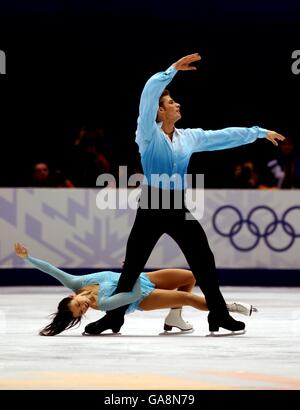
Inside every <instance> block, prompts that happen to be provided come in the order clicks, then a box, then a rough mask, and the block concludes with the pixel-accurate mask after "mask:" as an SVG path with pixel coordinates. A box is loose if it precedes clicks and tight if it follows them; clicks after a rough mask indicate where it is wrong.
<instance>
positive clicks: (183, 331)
mask: <svg viewBox="0 0 300 410" xmlns="http://www.w3.org/2000/svg"><path fill="white" fill-rule="evenodd" d="M194 331H195V330H194V329H189V330H177V331H175V332H173V331H168V330H164V331H163V332H161V333H159V336H178V335H184V334H189V333H193V332H194Z"/></svg>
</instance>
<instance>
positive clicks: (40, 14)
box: [0, 0, 300, 189]
mask: <svg viewBox="0 0 300 410" xmlns="http://www.w3.org/2000/svg"><path fill="white" fill-rule="evenodd" d="M299 23H300V3H297V2H294V1H291V0H285V1H271V0H261V1H256V0H251V1H250V0H244V1H242V2H238V1H237V0H230V1H224V0H210V1H201V2H200V1H191V0H186V1H184V2H182V1H181V2H179V1H174V0H173V1H169V0H166V1H158V0H155V1H130V0H129V1H114V0H110V1H108V0H107V1H96V0H94V1H83V0H72V1H71V0H68V1H58V0H52V1H47V0H43V1H37V0H36V1H33V0H31V1H26V2H24V1H21V0H20V1H14V0H12V1H9V2H8V1H7V2H5V1H3V2H1V3H0V50H3V51H5V53H6V60H7V74H6V75H0V109H1V111H0V116H1V126H0V133H1V145H0V147H1V148H0V150H1V157H0V186H2V187H28V186H55V187H70V188H71V187H95V181H96V177H97V175H99V174H100V173H103V172H110V173H113V174H114V175H115V176H116V177H117V176H118V170H119V166H121V165H127V166H128V170H129V171H128V172H129V174H130V173H135V172H141V165H140V160H139V154H138V149H137V146H136V144H135V142H134V139H135V129H136V120H137V116H138V104H139V97H140V94H141V91H142V89H143V86H144V84H145V82H146V81H147V80H148V78H149V77H150V76H151V75H152V74H154V73H155V72H157V71H162V70H165V69H166V68H168V67H169V66H170V65H171V64H172V63H173V62H175V61H176V60H177V59H179V58H180V57H182V56H184V55H186V54H190V53H193V52H199V53H200V54H201V56H202V61H201V62H200V63H199V64H198V70H197V71H196V72H187V73H184V72H179V73H178V74H177V75H176V77H175V79H174V80H173V81H172V83H171V85H170V86H169V87H168V88H169V89H170V91H171V93H172V96H173V98H174V99H175V100H176V101H178V102H180V104H181V107H182V114H183V117H182V120H181V121H180V123H179V122H178V124H177V126H178V127H179V128H185V127H200V128H203V129H220V128H225V127H228V126H243V127H248V126H253V125H259V126H261V127H263V128H267V129H270V130H276V131H277V132H279V133H281V134H283V135H285V136H287V137H288V138H287V140H286V142H285V143H284V144H283V145H282V146H281V147H280V148H275V147H273V146H272V144H271V143H270V142H268V141H266V140H258V141H256V142H255V143H254V144H250V145H246V146H243V147H239V148H234V149H230V150H226V151H215V152H202V153H197V154H194V155H193V156H192V158H191V162H190V166H189V172H191V173H204V174H205V185H206V187H207V188H261V189H280V188H299V187H300V144H299V140H300V123H299V97H300V74H299V75H295V74H293V72H292V70H291V66H292V63H293V60H292V53H293V51H294V50H299V49H300V24H299Z"/></svg>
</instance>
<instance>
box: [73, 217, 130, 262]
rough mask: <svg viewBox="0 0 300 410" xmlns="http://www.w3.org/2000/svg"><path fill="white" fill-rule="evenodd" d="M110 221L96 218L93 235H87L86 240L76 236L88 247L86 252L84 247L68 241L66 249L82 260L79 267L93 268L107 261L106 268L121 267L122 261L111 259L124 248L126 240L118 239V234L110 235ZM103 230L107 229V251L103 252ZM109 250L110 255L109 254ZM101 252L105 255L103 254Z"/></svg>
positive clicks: (76, 236)
mask: <svg viewBox="0 0 300 410" xmlns="http://www.w3.org/2000/svg"><path fill="white" fill-rule="evenodd" d="M107 224H108V220H107V219H106V218H104V219H102V220H101V219H97V218H94V224H93V226H94V231H93V233H86V235H85V238H84V239H82V238H80V237H79V236H78V235H76V234H75V235H74V239H76V240H77V241H79V242H81V243H82V244H84V245H86V246H87V247H88V248H89V250H88V251H84V250H83V249H82V247H79V246H78V245H76V243H74V242H71V241H69V240H67V241H66V248H67V249H68V250H70V251H71V252H73V253H74V254H76V255H77V256H78V257H79V258H81V263H80V265H79V266H81V267H92V266H95V265H97V264H99V261H100V260H105V264H106V266H113V267H115V266H116V264H117V265H120V261H116V258H115V257H111V254H113V253H114V252H115V251H116V250H119V249H120V247H124V245H125V241H126V238H125V239H123V240H119V239H118V237H117V236H118V235H117V233H116V234H114V235H109V229H108V226H107ZM101 229H105V233H106V236H107V238H106V251H105V250H103V246H101V245H102V244H101ZM107 250H109V253H108V252H107ZM101 252H103V253H104V255H103V254H101Z"/></svg>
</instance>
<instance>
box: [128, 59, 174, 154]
mask: <svg viewBox="0 0 300 410" xmlns="http://www.w3.org/2000/svg"><path fill="white" fill-rule="evenodd" d="M176 73H177V70H176V69H175V68H174V67H173V66H171V67H169V68H168V69H167V70H166V71H162V72H159V73H157V74H154V75H153V76H152V77H151V78H150V79H149V80H148V81H147V83H146V84H145V87H144V89H143V92H142V95H141V99H140V106H139V117H138V126H137V131H136V139H135V141H136V143H137V144H138V146H139V148H140V151H141V146H143V145H144V144H147V143H149V142H150V140H151V136H152V133H153V129H154V127H155V125H156V115H157V110H158V106H159V97H160V96H161V94H162V92H163V91H164V89H165V88H166V86H167V85H168V84H169V83H170V82H171V81H172V79H173V77H174V76H175V74H176Z"/></svg>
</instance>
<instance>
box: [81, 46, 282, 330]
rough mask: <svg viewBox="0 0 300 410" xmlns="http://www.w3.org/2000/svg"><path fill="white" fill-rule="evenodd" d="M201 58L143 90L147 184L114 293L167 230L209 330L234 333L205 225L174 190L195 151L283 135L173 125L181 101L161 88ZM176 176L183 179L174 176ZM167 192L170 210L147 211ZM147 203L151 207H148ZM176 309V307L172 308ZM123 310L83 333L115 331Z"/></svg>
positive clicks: (141, 134)
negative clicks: (201, 300)
mask: <svg viewBox="0 0 300 410" xmlns="http://www.w3.org/2000/svg"><path fill="white" fill-rule="evenodd" d="M200 59H201V57H200V55H199V54H198V53H195V54H190V55H187V56H186V57H183V58H181V59H180V60H178V61H177V62H176V63H174V64H173V65H171V67H169V68H168V69H167V70H166V71H164V72H159V73H157V74H155V75H153V76H152V77H151V78H150V79H149V80H148V81H147V83H146V85H145V87H144V90H143V92H142V95H141V100H140V106H139V117H138V124H137V131H136V143H137V144H138V146H139V152H140V155H141V161H142V166H143V171H144V175H145V177H146V179H147V182H145V183H144V184H143V187H142V194H141V197H140V204H139V207H138V209H137V213H136V219H135V222H134V225H133V227H132V230H131V232H130V235H129V238H128V242H127V247H126V257H125V262H124V266H123V270H122V274H121V276H120V280H119V282H118V287H117V289H116V293H119V292H129V291H131V290H132V288H133V286H134V284H135V282H136V280H137V278H138V275H139V274H140V273H141V272H142V271H143V268H144V266H145V264H146V262H147V260H148V258H149V256H150V254H151V252H152V250H153V248H154V246H155V244H156V242H157V241H158V239H159V238H160V237H161V235H163V234H164V233H167V234H168V235H170V236H171V237H172V238H173V239H174V240H175V241H176V242H177V244H178V245H179V247H180V248H181V250H182V252H183V254H184V255H185V257H186V260H187V262H188V264H189V266H190V268H191V270H192V272H193V274H194V276H195V279H196V281H197V283H198V285H199V286H200V289H201V290H202V292H203V293H204V296H205V298H206V302H207V305H208V309H209V314H208V323H209V330H210V331H211V332H216V331H218V330H219V328H220V327H222V328H224V329H227V330H229V331H232V332H236V331H244V329H245V324H244V323H243V322H240V321H236V320H234V319H233V318H232V317H231V316H230V315H229V313H228V310H227V307H226V303H225V301H224V298H223V296H222V294H221V292H220V289H219V284H218V278H217V273H216V267H215V261H214V255H213V253H212V251H211V250H210V247H209V244H208V241H207V238H206V235H205V232H204V230H203V228H202V227H201V225H200V223H199V222H198V221H197V220H196V219H195V218H193V217H192V215H191V214H190V213H189V211H188V209H187V208H186V207H185V205H184V202H183V205H182V207H181V208H179V209H177V205H178V203H177V204H176V200H175V197H176V195H177V194H178V192H181V194H182V195H183V196H184V188H185V186H184V184H181V185H180V180H181V181H184V175H185V174H186V170H187V166H188V163H189V160H190V157H191V155H192V153H193V152H199V151H208V150H220V149H225V148H231V147H237V146H239V145H243V144H248V143H251V142H254V141H255V140H256V139H257V138H267V139H268V140H270V141H271V142H272V143H273V144H274V145H278V143H277V140H279V141H282V140H284V137H283V136H282V135H280V134H277V133H276V132H274V131H268V130H266V129H262V128H259V127H257V126H255V127H252V128H225V129H223V130H217V131H204V130H203V129H201V128H195V129H189V128H188V129H177V128H175V123H176V122H177V121H178V120H179V119H180V118H181V113H180V105H179V104H178V103H176V102H175V101H174V100H173V99H172V98H171V96H170V94H169V92H168V91H167V90H165V88H166V86H167V85H168V84H169V83H170V82H171V80H172V79H173V77H174V76H175V74H176V73H177V72H178V71H189V70H196V67H195V66H193V65H191V64H192V63H194V62H196V61H199V60H200ZM154 174H156V175H162V174H167V175H168V176H169V177H170V180H171V181H172V178H173V177H174V184H173V186H170V184H167V183H164V181H161V180H160V181H159V179H157V178H152V177H153V175H154ZM176 175H177V176H178V175H179V176H180V177H181V178H176ZM178 181H179V182H178ZM165 192H169V193H170V194H171V195H170V198H171V200H170V207H169V209H163V208H164V207H163V206H162V204H159V206H156V209H151V197H152V198H153V196H154V195H155V196H156V197H157V195H159V196H160V197H162V196H163V194H164V193H165ZM154 202H156V201H154ZM145 203H146V204H148V205H149V207H148V209H147V207H145ZM142 205H143V206H142ZM156 205H157V203H156ZM176 307H177V308H178V306H174V308H176ZM126 309H127V306H123V307H120V308H118V309H115V310H112V311H110V312H107V314H106V315H105V316H104V317H103V318H101V319H100V320H98V321H96V322H94V323H90V324H88V325H87V326H86V328H85V333H87V334H99V333H102V332H103V331H105V330H107V329H112V331H113V332H118V331H119V330H120V328H121V326H122V325H123V323H124V314H125V311H126ZM177 310H178V309H177Z"/></svg>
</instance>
